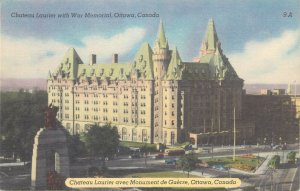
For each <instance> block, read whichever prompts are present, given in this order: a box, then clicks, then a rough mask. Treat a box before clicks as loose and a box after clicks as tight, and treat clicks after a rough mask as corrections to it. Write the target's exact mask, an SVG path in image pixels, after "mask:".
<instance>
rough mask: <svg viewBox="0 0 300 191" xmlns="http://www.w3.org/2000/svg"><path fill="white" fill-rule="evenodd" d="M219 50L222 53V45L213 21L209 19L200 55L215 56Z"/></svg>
mask: <svg viewBox="0 0 300 191" xmlns="http://www.w3.org/2000/svg"><path fill="white" fill-rule="evenodd" d="M217 48H218V49H219V51H220V52H221V53H222V50H221V43H220V42H219V39H218V35H217V32H216V28H215V24H214V21H213V19H209V21H208V24H207V29H206V33H205V37H204V39H203V41H202V44H201V49H200V55H202V56H203V55H206V54H213V53H215V52H216V50H217Z"/></svg>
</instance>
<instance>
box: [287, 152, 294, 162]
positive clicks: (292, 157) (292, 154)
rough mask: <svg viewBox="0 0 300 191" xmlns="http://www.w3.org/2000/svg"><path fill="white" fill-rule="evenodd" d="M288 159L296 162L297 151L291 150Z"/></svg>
mask: <svg viewBox="0 0 300 191" xmlns="http://www.w3.org/2000/svg"><path fill="white" fill-rule="evenodd" d="M287 159H288V162H290V163H295V159H296V152H295V151H291V152H289V153H288V155H287Z"/></svg>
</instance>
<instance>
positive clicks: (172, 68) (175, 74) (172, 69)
mask: <svg viewBox="0 0 300 191" xmlns="http://www.w3.org/2000/svg"><path fill="white" fill-rule="evenodd" d="M183 69H184V65H183V64H182V61H181V58H180V56H179V53H178V51H177V48H176V47H175V50H173V51H172V57H171V61H170V64H169V66H168V71H167V74H166V76H165V79H166V80H178V79H181V77H182V71H183Z"/></svg>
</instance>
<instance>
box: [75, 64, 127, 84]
mask: <svg viewBox="0 0 300 191" xmlns="http://www.w3.org/2000/svg"><path fill="white" fill-rule="evenodd" d="M130 68H131V64H130V63H127V64H125V63H124V64H121V63H107V64H93V65H88V64H80V65H78V76H77V78H79V79H85V78H91V77H93V76H94V79H95V78H98V79H99V80H105V79H109V80H126V79H127V78H128V77H129V76H130Z"/></svg>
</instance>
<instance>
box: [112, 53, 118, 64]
mask: <svg viewBox="0 0 300 191" xmlns="http://www.w3.org/2000/svg"><path fill="white" fill-rule="evenodd" d="M113 63H114V64H116V63H118V54H114V55H113Z"/></svg>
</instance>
